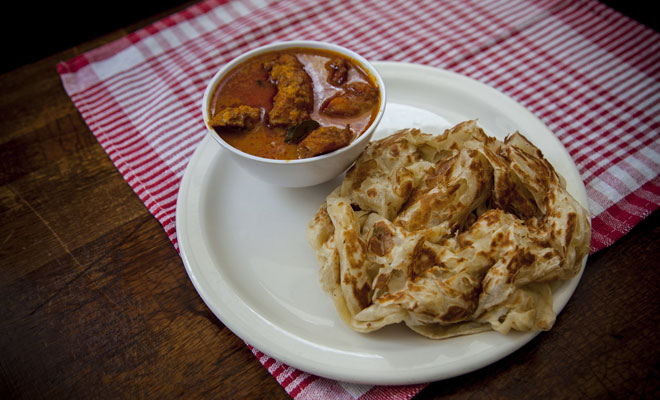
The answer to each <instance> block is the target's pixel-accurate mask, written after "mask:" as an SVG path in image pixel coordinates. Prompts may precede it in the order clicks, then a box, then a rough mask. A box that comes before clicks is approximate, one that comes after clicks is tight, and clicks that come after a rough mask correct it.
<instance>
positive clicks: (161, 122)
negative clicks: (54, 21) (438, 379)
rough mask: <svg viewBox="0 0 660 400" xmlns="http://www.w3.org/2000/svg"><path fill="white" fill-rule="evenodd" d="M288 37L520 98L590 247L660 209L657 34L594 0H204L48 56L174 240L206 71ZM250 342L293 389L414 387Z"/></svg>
mask: <svg viewBox="0 0 660 400" xmlns="http://www.w3.org/2000/svg"><path fill="white" fill-rule="evenodd" d="M295 39H307V40H321V41H329V42H334V43H337V44H339V45H342V46H345V47H348V48H350V49H352V50H354V51H356V52H358V53H360V54H362V55H363V56H364V57H365V58H367V59H369V60H373V61H380V60H388V61H405V62H412V63H419V64H425V65H430V66H434V67H438V68H444V69H447V70H451V71H454V72H458V73H461V74H464V75H467V76H469V77H472V78H474V79H477V80H479V81H481V82H482V83H485V84H487V85H489V86H492V87H494V88H496V89H498V90H499V91H501V92H503V93H505V94H507V95H508V96H510V97H512V98H513V99H515V100H516V101H518V102H519V103H521V104H522V105H524V106H525V107H527V109H528V110H530V111H531V112H532V113H533V114H535V115H536V116H537V117H539V118H540V119H541V120H542V121H543V122H544V123H545V124H546V125H547V126H548V127H549V128H550V129H551V130H552V131H553V132H555V134H556V135H557V136H558V137H559V139H560V140H561V142H562V143H563V144H564V146H565V147H566V148H567V149H568V151H569V153H570V154H571V156H572V157H573V159H574V161H575V163H576V165H577V167H578V169H579V171H580V173H581V175H582V179H583V180H584V183H585V185H586V188H587V194H588V196H589V202H590V208H591V211H592V214H593V220H592V224H593V239H592V245H591V246H592V248H591V250H592V252H595V251H598V250H600V249H602V248H604V247H607V246H609V245H610V244H612V243H614V241H616V240H617V239H619V238H620V237H622V236H623V235H624V234H626V233H627V232H628V231H629V230H630V229H631V228H632V227H633V226H635V225H636V224H637V223H638V222H640V221H641V220H642V219H644V218H645V217H646V216H647V215H648V214H650V213H651V212H652V211H653V210H655V209H656V208H658V206H659V205H660V35H659V34H658V33H656V32H654V31H652V30H650V29H648V28H646V27H645V26H643V25H641V24H639V23H637V22H635V21H633V20H630V19H628V18H627V17H625V16H623V15H621V14H619V13H617V12H616V11H614V10H612V9H610V8H608V7H607V6H605V5H603V4H602V3H599V2H598V1H596V0H585V1H577V2H576V1H558V0H539V1H525V0H488V1H479V0H468V1H464V0H454V1H431V0H420V1H408V0H388V1H384V0H383V1H380V0H328V1H323V2H319V1H312V0H282V1H268V0H235V1H222V0H213V1H203V2H201V3H199V4H196V5H194V6H192V7H190V8H188V9H186V10H183V11H181V12H179V13H176V14H174V15H171V16H169V17H166V18H164V19H162V20H160V21H158V22H156V23H154V24H152V25H150V26H148V27H146V28H144V29H142V30H139V31H137V32H134V33H132V34H130V35H128V36H126V37H124V38H121V39H119V40H117V41H115V42H113V43H110V44H108V45H106V46H103V47H100V48H97V49H94V50H92V51H89V52H87V53H84V54H82V55H80V56H78V57H75V58H73V59H71V60H68V61H65V62H62V63H60V64H59V65H58V71H59V73H60V75H61V78H62V82H63V84H64V87H65V89H66V91H67V93H68V94H69V96H70V97H71V99H72V100H73V102H74V104H75V105H76V107H77V108H78V110H79V111H80V113H81V114H82V116H83V118H84V119H85V121H86V123H87V124H88V126H89V128H90V129H91V131H92V132H93V133H94V135H95V136H96V137H97V139H98V141H99V143H100V144H101V145H102V146H103V148H104V149H105V151H106V152H107V154H108V155H109V156H110V158H111V160H112V161H113V162H114V164H115V165H116V166H117V168H118V169H119V171H120V172H121V174H122V175H123V177H124V179H125V180H126V181H127V182H128V184H129V185H130V186H131V187H132V188H133V190H134V191H135V192H136V193H137V195H138V196H139V197H140V199H141V200H142V201H143V202H144V203H145V205H146V206H147V207H148V209H149V210H150V211H151V213H153V215H154V216H155V217H156V218H157V219H158V220H159V221H160V222H161V224H162V225H163V227H164V229H165V231H166V232H167V234H168V236H169V238H170V240H171V241H172V243H173V244H174V246H175V247H177V249H178V244H177V239H176V230H175V220H174V218H175V211H176V196H177V193H178V189H179V182H180V180H181V178H182V176H183V173H184V170H185V168H186V165H187V163H188V161H189V159H190V157H191V156H192V154H193V152H194V151H195V148H196V146H197V144H198V143H199V142H200V141H201V139H202V138H203V136H204V135H205V128H204V124H203V121H202V119H201V114H200V103H201V97H202V94H203V92H204V89H205V86H206V84H207V81H208V80H209V79H210V78H211V77H212V76H213V74H214V73H215V72H216V71H217V70H218V68H219V67H220V66H221V65H223V64H224V63H226V62H227V61H229V60H231V59H232V58H234V57H236V56H238V55H239V54H241V53H243V52H245V51H246V50H249V49H252V48H255V47H258V46H261V45H263V44H267V43H270V42H273V41H282V40H295ZM253 352H254V354H255V355H256V356H257V358H258V359H259V361H260V362H261V363H262V364H263V365H264V367H266V368H267V369H268V371H269V372H270V373H271V374H272V375H273V377H274V378H275V379H276V380H277V381H278V382H279V383H280V384H281V385H282V386H283V387H284V389H285V390H286V391H287V392H288V393H289V394H290V395H291V396H292V397H294V398H297V399H312V398H329V397H333V398H347V399H357V398H360V399H380V398H394V399H408V398H411V397H412V396H414V395H415V394H416V393H417V392H419V391H420V390H421V389H422V388H423V387H424V385H415V386H404V387H389V386H388V387H381V386H368V385H353V384H346V383H342V382H334V381H330V380H327V379H323V378H319V377H316V376H313V375H309V374H307V373H305V372H302V371H299V370H296V369H294V368H291V367H289V366H287V365H284V364H282V363H280V362H278V361H276V360H274V359H272V358H270V357H268V356H267V355H265V354H263V353H261V352H260V351H258V350H257V349H253Z"/></svg>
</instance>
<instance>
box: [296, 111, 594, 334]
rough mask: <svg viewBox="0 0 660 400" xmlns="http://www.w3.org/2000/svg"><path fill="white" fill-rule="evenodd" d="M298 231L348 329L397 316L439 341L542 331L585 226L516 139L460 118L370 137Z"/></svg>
mask: <svg viewBox="0 0 660 400" xmlns="http://www.w3.org/2000/svg"><path fill="white" fill-rule="evenodd" d="M307 236H308V240H309V242H310V244H311V245H312V247H313V248H314V250H315V251H316V254H317V259H318V261H319V264H320V265H321V269H320V280H321V285H322V287H323V290H324V291H325V292H326V293H328V294H329V295H330V296H331V298H332V300H333V302H334V304H335V306H336V308H337V311H338V312H339V314H340V316H341V317H342V319H343V320H344V321H345V322H346V324H348V325H349V326H350V327H351V328H353V329H354V330H356V331H360V332H369V331H373V330H376V329H380V328H382V327H383V326H386V325H389V324H395V323H400V322H404V323H405V324H406V325H408V326H409V327H410V328H411V329H412V330H414V331H415V332H417V333H419V334H421V335H424V336H427V337H430V338H435V339H441V338H446V337H451V336H456V335H464V334H470V333H476V332H481V331H484V330H489V329H494V330H496V331H498V332H501V333H507V332H509V331H510V330H511V329H514V330H518V331H529V330H548V329H550V328H551V327H552V325H553V324H554V320H555V313H554V311H553V308H552V290H551V284H552V283H553V282H556V281H558V280H564V279H569V278H571V277H573V276H575V275H576V274H577V273H578V272H579V270H580V267H581V265H582V262H583V260H584V258H585V257H586V255H587V253H588V250H589V243H590V237H591V226H590V222H589V216H588V213H587V211H586V210H585V209H584V208H582V206H580V204H579V203H578V202H577V201H576V200H575V199H573V197H572V196H571V195H570V194H569V193H568V192H567V191H566V189H565V184H564V181H563V179H562V178H561V177H560V176H559V175H558V174H557V173H556V172H555V170H554V168H553V167H552V165H550V163H549V162H548V161H547V160H546V159H545V158H544V157H543V154H542V153H541V151H540V150H539V149H538V148H536V147H535V146H534V145H533V144H532V143H531V142H529V141H528V140H527V139H526V138H525V137H524V136H523V135H521V134H520V133H517V132H516V133H514V134H513V135H510V136H508V137H507V138H506V139H505V140H504V142H501V141H498V140H496V139H494V138H492V137H489V136H487V135H486V134H485V133H484V132H483V130H482V129H481V128H479V127H478V126H477V124H476V122H475V121H467V122H463V123H460V124H458V125H456V126H455V127H453V128H451V129H449V130H447V131H445V133H444V134H442V135H439V136H434V135H428V134H423V133H421V132H420V131H418V130H414V129H413V130H403V131H400V132H397V133H395V134H393V135H392V136H389V137H387V138H385V139H382V140H379V141H376V142H372V143H371V144H370V145H369V146H368V147H367V149H366V150H365V151H364V153H363V154H362V155H361V156H360V158H359V159H358V160H357V161H356V163H355V164H354V166H353V167H352V168H351V169H350V170H349V171H348V172H347V174H346V178H345V179H344V181H343V182H342V184H341V186H340V187H338V188H337V189H335V190H334V191H333V192H332V193H331V194H330V195H328V197H327V199H326V202H324V203H323V204H322V205H321V207H320V208H319V211H318V212H317V214H316V215H315V217H314V219H313V220H312V221H311V222H310V224H309V228H308V231H307Z"/></svg>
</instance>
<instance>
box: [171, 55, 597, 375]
mask: <svg viewBox="0 0 660 400" xmlns="http://www.w3.org/2000/svg"><path fill="white" fill-rule="evenodd" d="M372 64H373V65H374V66H375V67H376V69H378V70H379V71H380V70H381V69H387V68H404V69H408V70H411V71H412V70H417V71H418V72H419V73H422V72H426V73H431V74H437V75H440V76H443V77H445V78H452V79H456V80H458V81H463V82H466V83H469V84H471V85H475V84H476V85H478V86H480V89H481V90H486V91H488V92H489V93H490V94H491V95H494V96H499V97H502V98H504V99H506V101H507V102H508V103H510V104H508V105H511V106H514V105H515V107H517V112H522V113H524V114H526V117H528V118H529V117H531V118H533V119H534V120H535V122H536V123H537V124H539V125H540V126H542V127H543V128H544V129H545V130H546V131H547V132H546V133H549V134H550V137H551V138H552V139H554V141H555V142H556V144H557V145H559V149H560V151H563V152H564V153H565V155H564V156H565V157H567V158H568V159H569V160H571V162H572V165H571V169H573V170H575V171H576V172H577V174H578V176H579V170H578V169H577V167H576V165H575V162H574V161H573V159H572V157H571V156H570V154H569V153H568V151H567V150H566V148H565V147H564V146H563V144H562V143H561V142H560V141H559V139H558V138H557V137H556V135H555V134H554V133H553V132H552V131H551V130H550V129H549V128H548V127H547V126H546V125H545V124H544V123H543V122H542V121H541V120H540V119H539V118H538V117H536V116H535V115H534V114H533V113H531V112H530V111H529V110H527V109H526V108H525V107H524V106H522V105H521V104H519V103H518V102H517V101H515V100H513V99H512V98H510V97H509V96H507V95H506V94H504V93H502V92H500V91H498V90H496V89H494V88H492V87H490V86H488V85H486V84H484V83H481V82H479V81H477V80H475V79H473V78H470V77H468V76H465V75H461V74H458V73H456V72H452V71H448V70H445V69H441V68H436V67H431V66H426V65H421V64H413V63H405V62H393V61H375V62H372ZM213 143H214V142H213V141H212V140H211V138H210V136H209V134H208V133H206V134H205V135H204V138H203V139H202V140H201V141H200V143H199V145H198V146H197V149H196V150H195V151H194V153H193V155H192V157H191V159H190V161H189V162H188V164H187V166H186V170H185V172H184V174H183V177H182V179H181V182H180V187H179V191H178V193H177V203H176V211H175V228H176V235H177V236H176V237H177V242H178V247H179V253H180V256H181V258H182V261H183V264H184V267H185V269H186V272H187V274H188V277H189V279H190V280H191V282H192V284H193V286H194V287H195V290H196V291H197V293H198V295H199V296H200V297H201V298H202V300H203V301H204V303H205V304H206V306H207V307H209V309H210V310H211V311H212V312H213V314H214V315H215V316H216V317H217V318H218V319H219V320H220V321H221V322H222V323H223V324H224V325H225V326H226V327H227V328H229V329H230V330H231V331H232V332H233V333H234V334H235V335H237V336H238V337H239V338H241V340H243V341H244V342H245V343H246V344H249V345H251V346H253V348H254V349H257V350H258V351H260V352H262V353H264V354H266V355H268V356H269V357H272V358H273V359H275V360H277V361H279V362H282V363H284V364H287V365H289V366H291V367H294V368H296V369H299V370H301V371H303V372H306V373H310V374H313V375H317V376H321V377H325V378H329V379H335V380H339V381H343V382H353V383H359V384H372V385H392V384H397V385H408V384H420V383H426V382H430V381H437V380H443V379H448V378H452V377H455V376H460V375H463V374H465V373H469V372H472V371H475V370H477V369H480V368H483V367H485V366H487V365H490V364H492V363H494V362H496V361H498V360H500V359H502V358H504V357H506V356H508V355H510V354H512V353H514V352H515V351H517V350H518V349H519V348H521V347H522V346H524V345H525V344H527V343H529V342H530V341H532V340H533V339H534V338H535V337H536V336H537V335H538V334H539V333H541V332H523V333H515V334H517V335H519V336H520V338H519V339H518V340H516V341H515V342H514V343H513V344H512V345H511V346H503V348H501V349H499V351H494V352H492V353H490V355H489V356H488V357H484V358H482V359H481V360H480V361H478V362H472V363H467V364H464V365H461V366H460V367H458V368H456V369H452V370H451V371H447V370H445V371H427V372H426V373H425V374H413V375H404V376H401V371H399V370H396V371H394V370H393V371H392V372H396V373H397V375H395V376H391V375H387V374H383V371H364V370H352V369H350V368H349V369H343V370H342V371H340V372H338V371H336V370H332V369H331V370H328V368H326V367H322V364H321V363H318V362H311V363H306V362H303V361H302V360H301V359H299V358H296V355H295V354H294V353H293V352H291V351H290V352H282V351H278V349H273V348H272V346H269V345H268V344H267V343H263V342H262V341H261V340H259V339H258V338H257V337H255V335H254V334H251V332H249V331H246V330H244V329H242V327H241V326H240V324H238V323H237V322H236V321H232V320H231V319H227V317H226V313H225V312H223V310H221V309H220V308H219V307H218V306H217V304H215V302H214V301H212V300H211V298H210V295H209V294H208V293H207V292H206V289H204V287H203V285H202V283H201V282H200V280H199V279H200V278H201V276H200V273H197V271H196V270H195V267H194V266H193V263H194V261H192V259H194V258H195V257H194V256H193V255H192V254H191V253H190V252H191V251H192V250H188V249H189V246H190V245H189V244H188V237H186V236H187V235H186V234H183V233H185V232H186V231H185V228H184V226H183V224H184V221H185V220H186V218H187V216H186V214H185V211H184V210H185V209H186V207H185V206H186V205H187V204H188V199H187V197H186V196H188V195H189V194H190V189H191V185H194V184H197V183H198V181H203V180H204V179H203V176H205V175H206V174H208V173H209V171H203V173H202V174H201V175H198V176H193V175H194V174H195V173H197V172H199V171H194V168H193V167H194V166H195V165H196V164H197V163H199V162H200V159H202V157H204V156H209V155H208V154H206V153H213V154H212V155H210V157H211V159H214V158H215V157H218V156H219V154H223V153H224V152H223V151H222V149H220V148H219V146H215V145H214V144H213ZM205 152H206V153H205ZM226 156H228V155H226ZM577 190H578V191H580V193H578V194H575V193H571V194H572V195H573V196H574V197H576V199H578V201H579V202H580V204H582V205H583V206H584V207H585V208H586V209H587V210H588V198H587V197H586V189H585V187H584V182H583V181H582V179H581V178H580V185H578V188H577ZM578 197H583V200H587V201H586V202H585V203H583V202H582V201H580V199H579V198H578ZM192 211H193V212H197V213H199V210H192ZM188 212H190V210H188ZM587 259H588V255H587V257H585V259H584V261H583V263H582V266H581V268H580V271H579V273H578V275H576V276H575V277H573V278H571V279H570V280H569V281H567V282H571V283H570V287H569V292H568V293H567V296H566V299H565V301H562V302H560V303H559V304H556V306H557V310H556V314H557V316H559V314H560V313H561V311H562V310H563V308H564V307H565V305H566V304H567V303H568V301H569V300H570V298H571V297H572V296H573V293H574V291H575V290H576V288H577V286H578V284H579V281H580V280H581V277H582V274H583V272H584V268H585V265H586V263H587ZM239 298H240V297H239ZM553 302H554V300H553ZM484 333H492V331H488V332H484ZM477 335H479V334H477ZM429 340H431V339H429ZM427 369H428V368H427Z"/></svg>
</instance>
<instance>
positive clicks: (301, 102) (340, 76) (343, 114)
mask: <svg viewBox="0 0 660 400" xmlns="http://www.w3.org/2000/svg"><path fill="white" fill-rule="evenodd" d="M379 104H380V92H379V90H378V87H377V85H376V84H375V80H374V79H373V78H372V77H371V76H370V75H369V74H368V73H367V72H366V71H365V70H364V69H362V68H361V67H360V65H359V64H358V63H357V62H356V61H354V60H352V59H350V58H348V57H346V56H343V55H341V54H339V53H335V52H332V51H327V50H319V49H307V48H305V49H303V48H296V49H287V50H282V51H274V52H269V53H265V54H261V55H258V56H255V57H253V58H251V59H249V60H247V61H246V62H244V63H242V64H241V65H239V66H237V67H236V68H234V69H233V70H232V71H230V72H229V73H228V74H227V76H226V77H225V78H224V79H223V80H222V81H221V82H220V84H219V85H218V87H217V88H216V90H215V92H214V99H213V109H212V110H210V111H211V115H212V118H211V121H209V122H210V125H211V126H212V127H213V129H214V130H215V131H216V132H217V133H218V135H220V137H222V139H223V140H224V141H225V142H227V143H229V144H230V145H231V146H233V147H235V148H237V149H239V150H241V151H244V152H246V153H248V154H252V155H255V156H258V157H264V158H271V159H278V160H294V159H301V158H308V157H314V156H317V155H321V154H325V153H329V152H332V151H335V150H337V149H340V148H342V147H345V146H348V145H349V144H350V143H351V142H352V141H353V140H354V139H355V138H357V137H358V136H360V135H361V134H362V133H363V132H364V131H366V130H367V128H368V127H369V125H370V124H371V123H372V122H373V120H374V119H375V117H376V115H377V114H378V107H379Z"/></svg>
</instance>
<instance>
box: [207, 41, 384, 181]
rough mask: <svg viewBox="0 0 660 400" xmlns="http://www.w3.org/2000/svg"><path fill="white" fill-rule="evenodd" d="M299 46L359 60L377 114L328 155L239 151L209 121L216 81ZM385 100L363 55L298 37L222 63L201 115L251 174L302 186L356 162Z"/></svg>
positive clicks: (381, 85) (377, 78) (381, 86)
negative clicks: (370, 81)
mask: <svg viewBox="0 0 660 400" xmlns="http://www.w3.org/2000/svg"><path fill="white" fill-rule="evenodd" d="M301 47H302V48H312V49H324V50H331V51H334V52H337V53H340V54H344V55H346V56H348V57H350V58H351V59H353V60H354V61H356V62H358V63H359V64H360V66H361V67H362V68H363V69H364V70H365V71H367V72H368V73H369V74H370V75H371V76H372V77H373V78H374V79H375V81H376V84H377V85H378V89H379V91H380V104H379V111H378V114H377V115H376V118H375V119H374V120H373V122H372V123H371V125H370V126H369V128H368V129H367V130H366V131H365V132H363V133H362V134H361V135H360V136H359V137H358V138H357V139H355V140H354V141H353V142H352V143H351V144H349V145H348V146H346V147H343V148H341V149H338V150H335V151H333V152H330V153H328V154H323V155H320V156H316V157H311V158H305V159H300V160H273V159H269V158H263V157H257V156H253V155H251V154H248V153H245V152H243V151H241V150H238V149H236V148H234V147H232V146H231V145H229V144H228V143H227V142H225V141H224V140H223V139H222V138H221V137H220V135H218V134H217V133H216V132H215V130H214V129H213V128H212V127H211V125H210V124H209V121H210V120H211V114H210V113H211V108H212V104H211V102H212V101H213V92H214V91H215V87H216V86H217V85H218V83H219V82H220V81H221V80H222V79H223V78H224V76H225V75H226V74H227V73H228V72H229V71H231V70H232V69H233V68H234V67H236V66H237V65H238V64H240V63H242V62H244V61H245V60H247V59H249V58H251V57H254V56H256V55H259V54H262V53H266V52H269V51H274V50H283V49H289V48H301ZM386 100H387V99H386V93H385V85H384V83H383V79H382V78H381V76H380V74H379V73H378V71H376V69H375V68H374V67H373V66H372V65H371V64H370V63H369V62H368V61H367V60H365V59H364V58H363V57H362V56H360V55H359V54H357V53H355V52H353V51H351V50H348V49H346V48H343V47H341V46H337V45H335V44H331V43H325V42H315V41H304V40H300V41H291V42H278V43H272V44H268V45H266V46H262V47H259V48H257V49H254V50H251V51H249V52H247V53H245V54H242V55H241V56H239V57H236V58H235V59H233V60H232V61H231V62H229V63H228V64H226V65H225V66H223V67H222V68H221V69H220V70H219V71H218V72H217V73H216V74H215V76H214V77H213V78H212V79H211V81H210V82H209V84H208V86H207V87H206V91H205V92H204V98H203V100H202V114H203V116H204V123H205V125H206V127H207V129H208V131H209V134H210V135H211V136H212V137H213V138H214V139H215V141H216V142H218V143H219V144H220V145H221V146H222V147H224V148H225V149H226V150H228V151H229V153H230V154H231V156H232V158H233V159H234V160H235V161H236V162H237V163H238V164H239V165H240V166H241V167H243V168H244V169H246V170H247V171H248V172H250V173H251V174H252V175H254V176H256V177H258V178H260V179H261V180H263V181H265V182H269V183H272V184H275V185H279V186H286V187H305V186H312V185H316V184H319V183H323V182H326V181H329V180H330V179H332V178H334V177H336V176H338V175H339V174H341V173H342V172H344V171H345V170H346V169H347V168H348V167H349V166H350V165H351V164H352V163H353V161H355V159H356V158H357V157H358V156H359V155H360V153H361V152H362V150H364V148H365V147H366V146H367V144H368V143H369V140H370V139H371V136H372V135H373V133H374V131H375V130H376V127H377V126H378V123H379V122H380V120H381V118H382V116H383V113H384V112H385V102H386Z"/></svg>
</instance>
